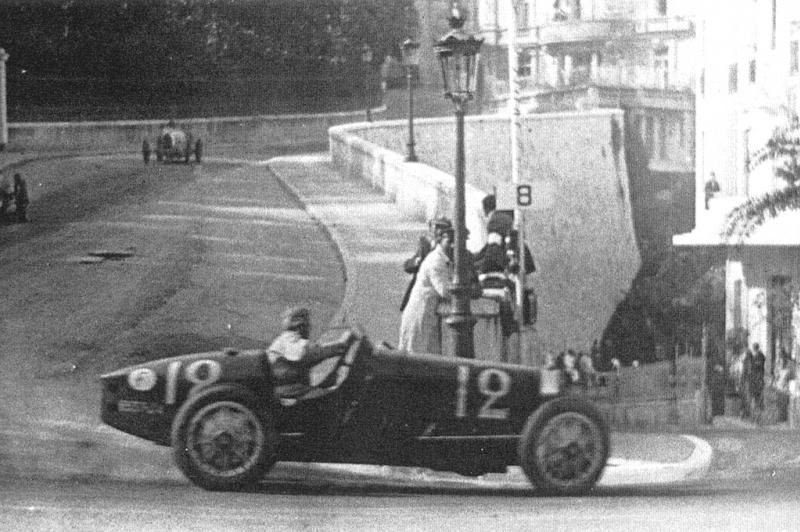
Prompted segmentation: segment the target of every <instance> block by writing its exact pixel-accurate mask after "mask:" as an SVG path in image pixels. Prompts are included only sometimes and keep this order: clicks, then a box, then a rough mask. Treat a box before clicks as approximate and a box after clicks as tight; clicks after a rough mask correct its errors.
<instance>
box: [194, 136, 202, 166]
mask: <svg viewBox="0 0 800 532" xmlns="http://www.w3.org/2000/svg"><path fill="white" fill-rule="evenodd" d="M194 160H195V162H198V163H200V162H203V139H197V142H195V144H194Z"/></svg>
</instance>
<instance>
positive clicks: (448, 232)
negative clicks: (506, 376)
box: [398, 228, 454, 354]
mask: <svg viewBox="0 0 800 532" xmlns="http://www.w3.org/2000/svg"><path fill="white" fill-rule="evenodd" d="M453 240H454V233H453V229H452V228H449V229H444V230H442V231H440V232H439V233H438V234H437V237H436V247H435V248H433V250H432V251H431V252H430V253H428V254H427V255H426V256H425V259H424V260H423V261H422V264H420V267H419V272H418V273H417V280H416V282H415V283H414V287H413V288H412V289H411V294H410V296H409V298H408V304H407V305H406V307H405V309H403V315H402V318H401V321H400V342H399V345H398V349H399V350H400V351H408V352H411V353H433V354H441V352H442V337H441V333H442V327H441V318H440V317H439V316H438V315H437V314H436V307H438V305H439V303H441V302H442V301H447V300H449V299H450V292H449V290H450V285H451V284H452V281H453Z"/></svg>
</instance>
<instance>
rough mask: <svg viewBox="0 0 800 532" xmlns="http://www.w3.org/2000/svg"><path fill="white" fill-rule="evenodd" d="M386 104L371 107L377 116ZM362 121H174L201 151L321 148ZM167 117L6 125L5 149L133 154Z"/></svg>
mask: <svg viewBox="0 0 800 532" xmlns="http://www.w3.org/2000/svg"><path fill="white" fill-rule="evenodd" d="M385 111H386V110H385V108H380V109H375V110H373V116H374V117H375V118H376V119H380V117H381V116H382V115H383V114H385ZM361 120H364V111H363V110H362V111H352V112H347V113H327V114H297V115H262V116H244V117H227V118H193V119H188V120H180V121H178V125H179V126H180V127H182V128H184V129H185V130H186V131H188V132H190V133H192V135H194V137H195V138H201V139H202V140H203V144H204V153H205V155H211V156H213V155H214V154H215V153H216V152H218V151H223V149H224V151H229V148H230V147H231V146H237V145H246V146H248V147H256V148H263V149H294V150H297V149H302V148H314V149H319V147H321V146H324V145H325V144H326V143H327V142H328V129H329V128H330V127H331V126H334V125H338V124H347V123H352V122H359V121H361ZM165 123H166V120H126V121H115V122H18V123H10V124H8V136H9V140H8V145H7V146H6V149H7V150H8V151H16V152H27V151H37V152H47V151H57V152H72V151H81V152H138V151H139V150H141V146H142V140H143V139H145V138H147V139H148V140H149V141H150V144H151V145H152V146H153V147H155V139H156V136H157V135H158V132H159V130H160V129H161V127H162V126H164V124H165Z"/></svg>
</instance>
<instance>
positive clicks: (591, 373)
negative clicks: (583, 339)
mask: <svg viewBox="0 0 800 532" xmlns="http://www.w3.org/2000/svg"><path fill="white" fill-rule="evenodd" d="M578 371H579V372H580V374H581V381H582V382H583V383H585V384H586V386H587V388H591V387H593V386H595V384H596V383H597V375H596V372H595V370H594V364H593V363H592V357H591V355H590V354H588V353H586V352H584V351H581V352H580V353H578Z"/></svg>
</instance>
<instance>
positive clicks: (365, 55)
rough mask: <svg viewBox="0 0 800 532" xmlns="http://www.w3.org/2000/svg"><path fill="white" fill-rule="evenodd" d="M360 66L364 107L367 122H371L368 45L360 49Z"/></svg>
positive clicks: (369, 56) (370, 50)
mask: <svg viewBox="0 0 800 532" xmlns="http://www.w3.org/2000/svg"><path fill="white" fill-rule="evenodd" d="M361 64H362V65H363V66H364V105H365V106H366V108H367V122H372V111H371V110H370V108H369V107H370V106H369V74H370V68H371V66H372V48H371V47H370V45H368V44H364V46H362V47H361Z"/></svg>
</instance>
